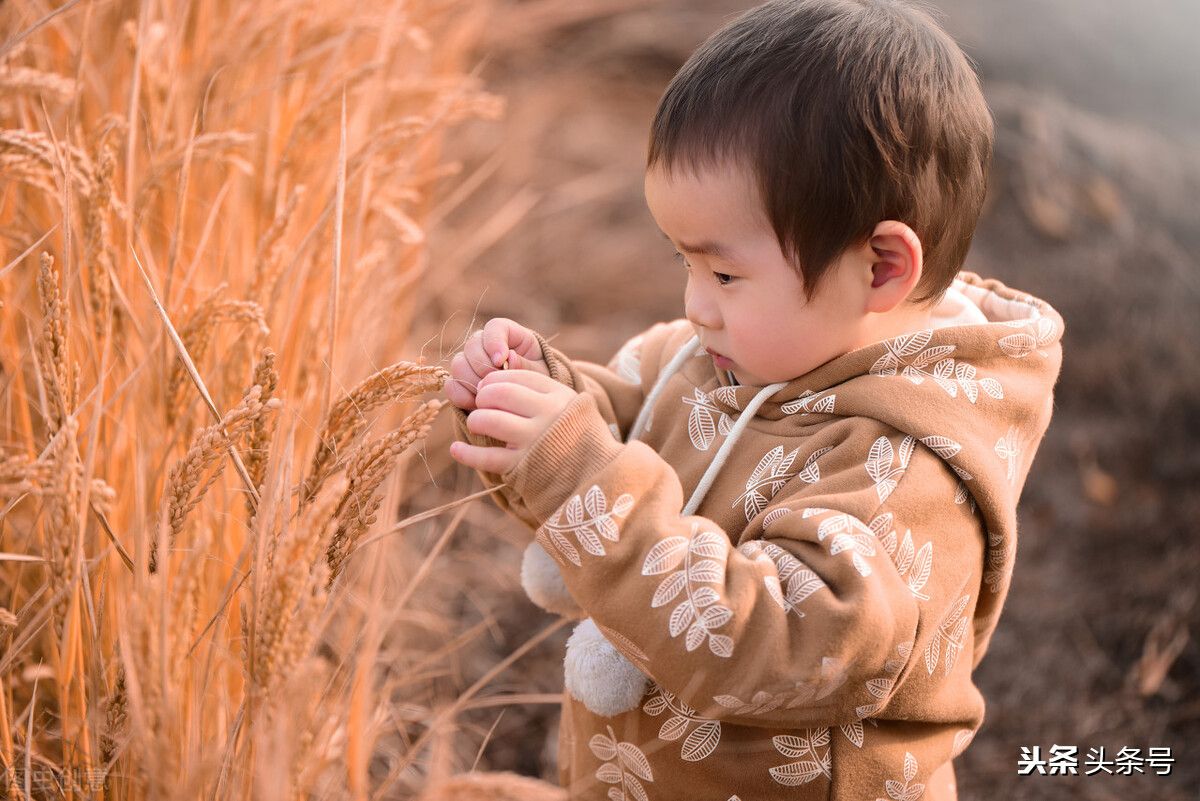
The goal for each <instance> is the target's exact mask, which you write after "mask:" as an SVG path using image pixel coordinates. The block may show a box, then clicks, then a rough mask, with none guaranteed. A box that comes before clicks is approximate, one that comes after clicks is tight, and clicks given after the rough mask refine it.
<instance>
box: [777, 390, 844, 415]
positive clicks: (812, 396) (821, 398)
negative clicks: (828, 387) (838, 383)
mask: <svg viewBox="0 0 1200 801" xmlns="http://www.w3.org/2000/svg"><path fill="white" fill-rule="evenodd" d="M836 402H837V394H836V393H832V392H831V393H829V394H828V395H821V394H819V393H816V392H813V391H812V390H811V389H806V390H804V392H803V393H801V395H800V396H799V397H798V398H796V399H795V400H790V401H788V402H787V403H785V404H783V405H782V406H780V407H779V410H780V411H781V412H783V413H784V414H795V413H796V412H800V416H801V417H804V416H805V415H809V414H833V409H834V404H835V403H836Z"/></svg>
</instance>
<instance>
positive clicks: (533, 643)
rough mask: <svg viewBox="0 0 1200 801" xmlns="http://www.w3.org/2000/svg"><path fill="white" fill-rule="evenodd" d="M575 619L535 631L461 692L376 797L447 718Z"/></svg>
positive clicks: (381, 795)
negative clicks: (535, 632)
mask: <svg viewBox="0 0 1200 801" xmlns="http://www.w3.org/2000/svg"><path fill="white" fill-rule="evenodd" d="M573 622H575V621H572V620H570V619H569V618H559V619H558V620H556V621H554V622H553V623H551V624H550V625H548V626H546V627H545V628H544V629H542V630H541V631H539V632H538V633H537V634H535V635H533V636H532V637H530V638H529V639H528V640H526V641H525V642H524V643H522V644H521V646H520V647H519V648H517V649H516V650H515V651H513V652H512V653H511V654H509V655H508V656H506V657H505V658H504V659H502V660H501V661H500V662H498V663H497V664H496V665H495V666H493V667H492V669H491V670H489V671H488V672H487V673H485V674H483V676H481V677H480V678H479V680H478V681H476V682H475V683H474V684H472V685H471V686H470V687H468V688H467V689H466V691H464V692H463V693H462V694H461V695H459V696H458V698H456V699H455V700H454V702H453V703H452V704H450V705H449V706H448V707H445V708H443V709H440V710H438V713H437V714H436V715H434V717H433V720H431V721H430V722H429V725H428V726H427V728H426V729H425V731H424V732H422V733H421V736H420V737H419V738H417V741H416V742H415V743H414V744H413V746H412V748H410V749H409V750H408V753H406V754H405V755H404V758H403V759H401V760H400V762H399V764H397V765H393V766H392V769H391V770H390V771H388V775H387V776H386V777H385V778H384V780H383V781H382V782H381V783H380V785H379V787H378V788H377V789H376V791H375V794H374V795H373V796H372V799H373V801H379V800H380V799H382V798H385V797H387V792H388V791H389V790H391V788H392V785H394V784H395V783H396V782H397V781H398V780H399V779H400V776H401V774H403V773H404V771H405V770H407V769H408V767H409V766H410V765H412V763H413V761H414V760H415V759H416V758H417V756H418V755H419V754H420V753H421V749H422V748H423V747H424V746H425V744H426V743H427V742H428V741H429V739H430V738H431V737H432V736H433V734H434V733H435V732H436V731H437V730H438V727H439V726H440V725H442V724H443V723H444V722H445V721H446V720H448V719H451V720H452V719H453V718H454V717H456V716H457V715H458V713H459V712H461V711H462V710H463V708H464V706H465V705H466V703H467V702H468V701H470V700H471V698H472V697H474V695H475V693H477V692H479V691H480V690H481V689H483V688H484V687H486V686H487V684H488V682H490V681H491V680H492V679H494V678H495V677H496V676H498V675H500V674H501V673H503V672H504V671H505V670H506V669H508V667H509V666H510V665H511V664H512V663H514V662H516V661H517V660H518V659H520V658H521V657H522V656H524V655H525V654H527V653H529V651H531V650H533V649H534V648H535V647H537V646H538V645H539V644H540V643H541V642H542V641H543V640H545V639H546V638H547V637H549V636H550V635H551V634H553V633H554V632H556V631H558V630H559V629H561V628H563V627H564V626H566V625H567V624H568V623H573Z"/></svg>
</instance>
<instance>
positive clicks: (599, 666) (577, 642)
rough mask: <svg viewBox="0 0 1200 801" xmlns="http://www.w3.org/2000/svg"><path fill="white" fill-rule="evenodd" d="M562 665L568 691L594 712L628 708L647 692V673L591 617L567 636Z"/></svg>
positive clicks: (609, 713)
mask: <svg viewBox="0 0 1200 801" xmlns="http://www.w3.org/2000/svg"><path fill="white" fill-rule="evenodd" d="M563 667H564V677H565V683H566V688H567V692H569V693H570V694H571V696H572V697H573V698H576V699H578V700H579V701H581V702H582V703H583V705H584V706H586V707H587V708H588V709H590V710H592V711H593V712H595V713H596V714H597V715H603V716H605V717H613V716H614V715H619V714H621V713H622V712H628V711H629V710H631V709H635V708H637V705H638V704H639V703H641V700H642V697H643V696H644V695H645V694H646V682H647V679H646V676H645V675H644V674H643V673H642V672H641V671H640V670H638V669H637V668H636V667H634V665H633V663H631V662H630V661H629V660H628V659H626V658H625V655H624V654H622V653H621V652H620V651H618V650H617V649H616V648H614V647H613V644H612V643H610V642H609V641H608V640H606V639H605V638H604V635H603V634H601V633H600V629H598V628H596V624H595V623H593V622H592V619H591V618H590V617H589V618H587V619H586V620H584V621H583V622H582V623H580V624H579V625H578V626H576V627H575V631H573V632H572V633H571V636H570V637H569V638H568V639H567V656H566V658H565V659H564V660H563Z"/></svg>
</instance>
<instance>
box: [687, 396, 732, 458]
mask: <svg viewBox="0 0 1200 801" xmlns="http://www.w3.org/2000/svg"><path fill="white" fill-rule="evenodd" d="M717 389H729V387H718V388H717ZM692 393H693V397H691V398H689V397H686V396H684V397H682V398H681V400H682V401H683V402H684V403H685V404H687V405H689V406H691V407H692V410H691V412H689V413H688V436H689V437H691V440H692V445H693V446H694V447H695V448H696V450H700V451H706V450H708V449H709V447H710V446H711V445H712V444H713V440H715V439H716V438H717V434H718V433H720V434H721V435H726V434H728V433H729V432H730V430H731V429H732V428H733V421H732V420H731V419H730V417H729V415H727V414H726V413H725V412H723V411H721V410H720V409H718V408H717V406H716V404H715V403H714V402H713V400H712V397H711V395H709V394H707V393H704V392H701V391H700V388H699V387H692Z"/></svg>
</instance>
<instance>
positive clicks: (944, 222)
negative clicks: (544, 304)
mask: <svg viewBox="0 0 1200 801" xmlns="http://www.w3.org/2000/svg"><path fill="white" fill-rule="evenodd" d="M992 140H993V127H992V121H991V115H990V113H989V111H988V108H987V105H986V104H985V102H984V99H983V96H982V93H981V91H980V88H979V83H978V79H977V77H976V75H975V73H974V71H973V70H972V68H971V66H970V64H969V62H968V61H967V58H966V57H965V56H964V54H963V53H962V52H961V50H959V48H958V47H957V46H956V45H955V43H954V41H953V40H952V39H951V38H950V37H949V36H948V35H947V34H946V33H945V32H944V31H943V30H942V29H941V28H940V27H939V26H938V25H937V23H936V22H934V21H933V20H932V19H931V18H930V17H929V16H928V14H927V13H925V12H924V11H922V10H921V9H920V8H918V7H915V6H914V5H911V4H907V3H901V2H894V1H889V0H772V1H771V2H768V3H765V4H764V5H761V6H758V7H756V8H754V9H751V10H750V11H747V12H746V13H744V14H742V15H741V16H740V17H738V18H736V19H735V20H733V21H732V22H730V23H729V24H728V25H727V26H726V27H724V28H723V29H721V30H720V31H718V32H717V33H715V34H714V35H713V36H712V37H710V38H709V39H708V40H707V41H706V42H704V43H703V44H702V45H701V46H700V47H699V48H698V49H697V51H696V52H695V53H694V54H693V55H692V56H691V58H690V59H689V60H688V61H687V63H685V64H684V66H683V67H682V68H681V69H680V71H679V73H678V74H677V75H676V76H675V78H674V79H673V80H672V81H671V83H670V85H669V86H668V87H667V90H666V92H665V94H664V96H663V98H662V100H661V102H660V104H659V107H658V111H657V113H656V116H655V118H654V121H653V124H652V126H651V131H650V141H649V153H648V158H647V168H646V175H645V193H646V203H647V205H648V207H649V209H650V212H651V214H652V216H653V218H654V220H655V222H656V223H657V225H658V227H659V228H660V229H661V230H662V232H663V234H664V235H665V236H666V238H667V239H668V240H670V242H671V244H672V245H673V246H674V247H675V249H676V250H677V252H678V253H679V254H680V256H681V258H682V260H683V266H684V268H685V270H686V288H685V290H684V309H685V317H684V318H683V319H679V320H674V321H671V322H664V323H659V324H656V325H654V326H652V327H651V328H649V329H648V330H646V331H644V332H643V333H641V334H639V335H637V336H635V337H634V338H633V339H631V340H630V341H629V342H628V343H626V344H625V346H624V347H622V348H621V349H620V351H619V352H618V353H617V354H616V355H615V356H614V357H613V359H612V360H611V361H610V362H609V364H608V365H607V366H602V365H599V364H591V363H588V362H585V361H580V360H573V359H570V358H568V357H567V356H566V355H565V354H563V353H562V352H560V351H559V350H557V349H556V348H554V347H552V346H550V345H549V344H547V342H546V340H545V339H544V337H543V336H542V335H541V334H540V333H538V332H536V331H532V330H530V329H528V328H526V327H523V326H521V325H519V324H518V323H516V322H514V321H512V320H509V319H506V318H497V319H493V320H491V321H489V322H488V323H487V324H486V325H485V326H484V327H483V329H482V331H480V332H477V333H476V334H474V335H473V336H472V337H471V338H470V339H469V340H468V342H467V343H466V345H465V346H464V349H463V351H462V352H461V353H459V354H457V355H456V356H455V357H454V359H453V361H452V363H451V372H452V374H453V376H454V380H452V381H450V382H448V383H447V385H446V390H445V391H446V394H447V396H448V398H449V399H450V400H451V402H452V403H453V404H454V405H455V406H456V407H457V408H456V419H457V424H458V431H459V436H460V438H461V439H462V440H464V441H461V442H455V443H453V444H452V446H451V453H452V455H453V456H454V458H455V459H457V460H458V461H459V462H461V463H463V464H466V465H469V466H471V467H473V468H475V469H477V470H478V471H480V474H481V476H482V479H483V481H484V482H485V483H486V484H487V485H488V486H496V485H499V484H501V483H503V484H504V485H505V486H504V487H503V488H502V489H501V490H499V491H498V492H497V493H496V495H495V496H494V497H496V499H497V502H498V503H499V504H500V505H501V506H502V507H503V508H505V509H506V510H508V511H510V512H511V513H512V514H514V515H516V516H517V517H519V518H520V519H522V520H524V521H525V522H526V523H528V524H529V525H530V527H531V528H534V529H536V534H535V541H536V543H537V545H538V546H539V549H538V550H537V551H536V552H533V551H531V552H530V554H528V555H527V564H526V568H527V569H526V571H525V575H524V579H525V582H526V584H527V587H528V588H529V589H530V594H531V597H534V598H535V599H536V600H539V603H542V604H543V605H544V606H546V607H547V608H550V609H552V610H553V611H558V612H562V613H566V614H572V615H575V616H578V617H582V618H587V620H585V621H584V623H583V624H581V625H580V627H579V628H577V630H576V632H575V634H574V635H572V642H571V643H569V646H568V651H569V652H570V651H571V650H572V646H578V647H577V648H576V649H575V650H577V651H579V653H578V654H577V655H576V656H577V658H576V659H575V660H574V661H572V659H571V658H570V657H569V658H568V660H567V674H568V675H567V680H566V685H567V689H568V692H567V693H566V694H564V702H563V708H562V721H561V730H560V740H559V772H560V775H559V779H560V781H561V783H562V784H563V786H564V787H566V788H568V791H569V795H570V797H571V798H572V799H587V800H588V801H590V800H591V799H597V801H598V800H599V799H617V800H618V801H633V799H643V800H645V799H650V800H651V801H676V800H679V801H682V800H684V799H688V800H689V801H690V800H692V799H712V800H713V801H731V799H734V798H739V799H742V800H743V801H752V800H753V801H766V800H767V799H839V800H840V799H867V800H868V801H870V799H889V800H892V801H915V800H916V799H929V800H930V801H943V800H944V799H954V798H956V791H955V784H954V771H953V767H952V765H953V763H952V760H953V759H954V757H956V756H957V755H958V754H960V753H961V752H962V751H963V750H964V749H965V748H966V747H967V745H968V744H969V743H970V741H971V738H972V737H973V736H974V735H975V732H976V730H977V729H978V728H979V726H980V724H981V723H982V721H983V716H984V701H983V698H982V696H981V695H980V692H979V690H978V689H977V688H976V687H975V685H974V683H973V682H972V679H971V673H972V670H973V669H974V668H975V666H976V665H978V663H979V661H980V659H981V658H982V657H983V655H984V652H985V651H986V649H987V646H988V642H989V639H990V637H991V635H992V632H993V631H994V629H995V627H996V622H997V619H998V617H999V614H1000V610H1001V607H1002V605H1003V602H1004V598H1005V595H1006V593H1007V591H1008V586H1009V581H1010V577H1011V575H1012V568H1013V558H1014V556H1015V553H1016V542H1017V529H1016V506H1017V500H1018V497H1019V495H1020V491H1021V487H1022V485H1023V484H1024V482H1025V478H1026V475H1027V473H1028V471H1029V467H1030V463H1031V461H1032V459H1033V456H1034V453H1035V451H1036V449H1037V446H1038V443H1039V442H1040V440H1041V438H1042V436H1043V434H1044V433H1045V430H1046V427H1047V425H1048V423H1049V419H1050V413H1051V408H1052V397H1053V395H1052V393H1053V386H1054V382H1055V380H1056V378H1057V375H1058V371H1059V367H1060V364H1061V358H1062V351H1061V345H1060V340H1061V336H1062V331H1063V323H1062V318H1061V317H1060V316H1059V314H1058V313H1057V312H1056V311H1055V310H1054V309H1053V308H1052V307H1051V306H1050V305H1049V304H1047V303H1045V302H1044V301H1042V300H1039V299H1037V298H1034V297H1031V296H1029V295H1027V294H1024V293H1021V292H1018V291H1015V290H1013V289H1010V288H1009V287H1007V286H1005V285H1004V284H1002V283H1000V282H999V281H996V280H987V279H983V278H981V277H979V276H978V275H976V274H974V273H972V272H967V271H964V270H963V269H962V268H963V263H964V260H965V258H966V254H967V251H968V248H969V246H970V243H971V238H972V235H973V232H974V229H975V224H976V221H977V219H978V216H979V212H980V208H981V206H982V203H983V198H984V194H985V190H986V184H987V175H988V168H989V164H990V160H991V153H992ZM634 289H635V288H631V293H632V292H633V291H634ZM505 368H507V369H505ZM543 551H544V554H548V555H549V557H550V558H552V559H553V563H551V566H552V568H553V569H552V570H550V571H549V573H551V574H553V575H552V576H551V575H548V574H547V570H546V569H545V567H546V566H545V565H544V564H543V565H541V566H540V567H539V566H538V564H537V560H536V559H535V558H533V557H535V556H536V555H537V554H538V553H542V552H543ZM549 579H553V580H554V581H557V582H558V583H559V591H558V592H557V593H556V592H555V591H554V587H553V584H554V581H550V580H549ZM601 638H602V639H601ZM600 646H603V647H600ZM604 648H609V649H613V650H612V651H611V653H612V654H614V655H616V654H619V656H620V658H619V659H615V660H607V661H603V660H604V657H603V654H604ZM596 660H602V661H599V662H598V661H596ZM629 666H632V667H629ZM627 667H628V669H626V668H627ZM631 673H632V675H633V676H635V677H636V679H637V680H636V681H633V682H626V681H624V679H623V678H622V677H626V678H627V677H628V676H629V675H630V674H631ZM610 680H611V681H610ZM630 688H633V692H632V693H629V692H628V691H629V689H630Z"/></svg>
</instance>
